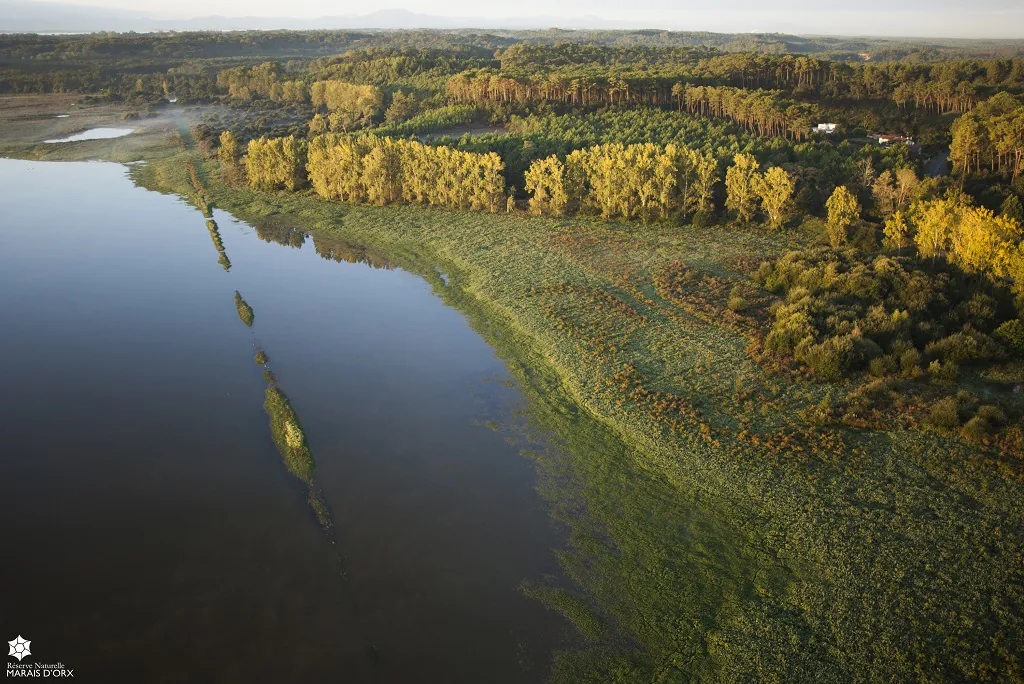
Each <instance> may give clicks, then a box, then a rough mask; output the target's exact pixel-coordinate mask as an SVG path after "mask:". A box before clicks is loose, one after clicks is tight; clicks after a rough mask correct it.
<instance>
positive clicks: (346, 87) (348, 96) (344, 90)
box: [309, 81, 384, 132]
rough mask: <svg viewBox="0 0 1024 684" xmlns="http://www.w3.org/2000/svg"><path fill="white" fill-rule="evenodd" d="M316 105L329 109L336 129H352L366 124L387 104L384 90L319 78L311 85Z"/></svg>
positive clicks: (312, 98)
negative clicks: (320, 79) (319, 79)
mask: <svg viewBox="0 0 1024 684" xmlns="http://www.w3.org/2000/svg"><path fill="white" fill-rule="evenodd" d="M309 97H310V101H311V102H312V104H313V106H314V107H316V108H324V109H326V110H327V111H328V112H329V114H328V117H327V119H328V121H329V122H330V127H331V130H332V131H344V132H348V131H349V130H351V129H354V128H358V127H359V126H361V125H366V124H368V123H370V121H371V120H372V119H373V118H374V117H376V116H377V114H378V113H379V112H380V110H381V108H382V107H383V106H384V93H383V91H382V90H381V89H380V88H377V87H376V86H371V85H353V84H351V83H345V82H344V81H316V82H314V83H313V85H311V86H310V87H309Z"/></svg>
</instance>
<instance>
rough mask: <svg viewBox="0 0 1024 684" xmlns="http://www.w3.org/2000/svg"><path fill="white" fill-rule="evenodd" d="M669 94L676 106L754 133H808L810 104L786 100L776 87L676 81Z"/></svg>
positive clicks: (803, 135)
mask: <svg viewBox="0 0 1024 684" xmlns="http://www.w3.org/2000/svg"><path fill="white" fill-rule="evenodd" d="M672 95H673V97H674V98H675V100H676V103H677V106H678V107H679V109H683V108H685V109H686V111H688V112H690V113H691V114H696V115H698V116H711V117H717V118H724V119H729V120H730V121H732V122H733V123H736V124H738V125H739V126H741V127H742V128H743V129H744V130H747V131H750V132H751V133H756V134H758V135H770V136H784V137H790V136H792V137H793V138H794V139H796V140H803V139H804V138H806V137H807V136H808V135H809V131H810V128H811V122H812V118H813V115H814V108H813V107H811V106H809V105H798V104H796V103H794V102H792V101H789V102H786V101H784V100H782V98H781V95H782V93H781V92H780V91H777V90H744V89H742V88H730V87H725V86H722V87H715V86H686V85H685V84H683V83H677V84H675V86H673V88H672Z"/></svg>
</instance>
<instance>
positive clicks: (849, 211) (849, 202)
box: [825, 185, 860, 249]
mask: <svg viewBox="0 0 1024 684" xmlns="http://www.w3.org/2000/svg"><path fill="white" fill-rule="evenodd" d="M825 206H826V208H827V209H828V224H827V226H828V241H829V243H831V245H832V248H833V249H839V248H840V247H842V246H843V245H845V244H846V241H847V239H848V235H849V229H850V227H852V226H853V225H854V224H855V223H856V222H857V221H858V220H859V219H860V203H859V202H858V201H857V198H856V197H855V196H854V194H853V193H851V192H850V191H849V190H847V189H846V186H843V185H840V186H839V187H838V188H836V189H835V191H834V192H833V193H832V196H831V197H829V198H828V202H826V203H825Z"/></svg>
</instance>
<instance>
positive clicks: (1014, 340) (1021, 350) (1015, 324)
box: [995, 318, 1024, 354]
mask: <svg viewBox="0 0 1024 684" xmlns="http://www.w3.org/2000/svg"><path fill="white" fill-rule="evenodd" d="M995 336H996V339H997V340H999V341H1000V342H1002V343H1003V344H1005V345H1006V346H1007V348H1009V349H1010V350H1012V351H1013V352H1014V353H1016V354H1024V322H1021V320H1020V319H1019V318H1015V319H1013V320H1012V321H1006V322H1005V323H1003V324H1002V325H1001V326H999V327H998V328H996V332H995Z"/></svg>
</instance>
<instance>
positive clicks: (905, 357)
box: [900, 349, 921, 378]
mask: <svg viewBox="0 0 1024 684" xmlns="http://www.w3.org/2000/svg"><path fill="white" fill-rule="evenodd" d="M900 372H901V373H903V375H904V376H906V377H911V378H914V377H917V376H918V375H920V374H921V352H919V351H917V350H916V349H908V350H907V351H905V352H903V353H902V354H900Z"/></svg>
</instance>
